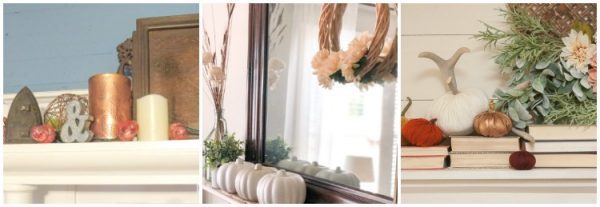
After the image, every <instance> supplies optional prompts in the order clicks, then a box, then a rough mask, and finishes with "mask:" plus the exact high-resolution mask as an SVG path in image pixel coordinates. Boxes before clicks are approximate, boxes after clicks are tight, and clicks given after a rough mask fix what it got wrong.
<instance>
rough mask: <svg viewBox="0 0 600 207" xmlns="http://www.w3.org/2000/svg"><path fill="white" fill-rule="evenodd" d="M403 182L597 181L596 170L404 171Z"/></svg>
mask: <svg viewBox="0 0 600 207" xmlns="http://www.w3.org/2000/svg"><path fill="white" fill-rule="evenodd" d="M401 178H402V180H525V179H532V180H539V179H596V168H545V169H542V168H540V169H532V170H514V169H463V168H447V169H443V170H403V171H402V172H401Z"/></svg>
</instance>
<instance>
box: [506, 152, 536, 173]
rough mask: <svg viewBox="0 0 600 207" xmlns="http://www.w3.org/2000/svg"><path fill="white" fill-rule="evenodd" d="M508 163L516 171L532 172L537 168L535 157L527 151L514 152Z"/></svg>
mask: <svg viewBox="0 0 600 207" xmlns="http://www.w3.org/2000/svg"><path fill="white" fill-rule="evenodd" d="M508 161H509V163H510V166H511V167H513V168H514V169H516V170H531V169H532V168H533V167H534V166H535V156H533V154H531V153H529V152H527V151H517V152H513V153H512V154H510V157H509V158H508Z"/></svg>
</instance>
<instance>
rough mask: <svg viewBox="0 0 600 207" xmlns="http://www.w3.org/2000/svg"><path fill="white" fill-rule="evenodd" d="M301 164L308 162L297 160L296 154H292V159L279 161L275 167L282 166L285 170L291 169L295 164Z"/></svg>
mask: <svg viewBox="0 0 600 207" xmlns="http://www.w3.org/2000/svg"><path fill="white" fill-rule="evenodd" d="M303 164H309V163H308V162H307V161H304V160H298V158H297V157H296V156H293V157H292V159H289V160H281V161H279V162H278V163H277V167H279V168H283V169H286V170H293V169H294V168H296V167H297V166H302V165H303Z"/></svg>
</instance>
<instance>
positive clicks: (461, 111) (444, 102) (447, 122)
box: [429, 89, 487, 136]
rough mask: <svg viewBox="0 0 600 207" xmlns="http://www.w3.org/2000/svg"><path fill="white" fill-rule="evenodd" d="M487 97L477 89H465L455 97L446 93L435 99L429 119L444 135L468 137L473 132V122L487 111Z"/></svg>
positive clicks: (450, 93)
mask: <svg viewBox="0 0 600 207" xmlns="http://www.w3.org/2000/svg"><path fill="white" fill-rule="evenodd" d="M486 100H487V96H486V94H485V93H484V92H483V91H481V90H479V89H467V90H464V91H463V92H459V93H457V94H456V95H455V94H452V92H448V93H446V94H444V95H442V96H441V97H439V98H437V99H435V100H434V101H433V104H432V105H431V109H430V111H429V112H430V116H429V117H430V118H431V119H437V121H436V124H437V125H438V126H439V127H440V129H442V131H444V133H445V134H446V135H449V136H456V135H469V134H471V133H472V132H473V120H474V119H475V116H477V114H479V113H481V112H484V111H486V110H487V103H486Z"/></svg>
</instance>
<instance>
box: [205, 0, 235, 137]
mask: <svg viewBox="0 0 600 207" xmlns="http://www.w3.org/2000/svg"><path fill="white" fill-rule="evenodd" d="M234 10H235V4H233V3H228V4H227V26H226V27H225V32H224V33H223V43H222V45H221V47H220V49H218V48H217V47H216V45H214V44H213V43H212V41H211V38H210V37H211V36H210V35H208V32H207V31H206V26H203V27H202V28H204V43H203V45H202V50H203V52H202V66H203V69H204V73H203V75H204V80H205V81H206V85H207V88H208V90H209V92H210V95H211V98H212V101H213V103H214V104H215V110H216V114H217V124H216V125H215V128H214V129H213V131H212V132H211V133H210V134H211V135H210V136H212V135H214V138H215V139H221V138H222V137H224V136H226V133H227V129H225V123H224V119H223V117H222V111H223V98H224V96H225V85H226V84H225V80H226V79H227V62H228V61H227V60H228V59H227V55H228V51H229V50H228V49H229V30H230V28H231V20H232V18H231V16H232V15H233V11H234ZM217 50H219V53H217V52H216V51H217Z"/></svg>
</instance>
